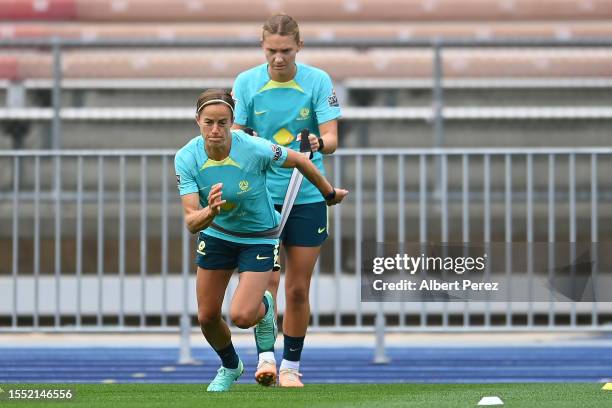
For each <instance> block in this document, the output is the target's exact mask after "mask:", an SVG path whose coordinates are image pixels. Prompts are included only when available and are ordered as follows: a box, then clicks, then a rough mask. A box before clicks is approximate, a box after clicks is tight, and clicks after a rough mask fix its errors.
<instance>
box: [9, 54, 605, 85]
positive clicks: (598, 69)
mask: <svg viewBox="0 0 612 408" xmlns="http://www.w3.org/2000/svg"><path fill="white" fill-rule="evenodd" d="M444 56H445V57H444V75H445V77H446V78H564V77H565V78H588V77H609V76H612V54H610V53H607V52H601V51H597V50H580V51H575V50H561V49H557V50H554V49H553V50H543V49H532V50H507V49H487V50H477V49H469V50H461V49H452V50H446V51H445V52H444ZM16 57H17V59H18V76H19V77H20V78H23V79H25V78H50V77H51V56H50V55H49V54H46V53H36V52H30V53H22V54H19V55H18V56H16ZM300 60H301V61H303V62H305V63H308V64H312V65H315V66H318V67H321V68H323V69H324V70H326V71H327V72H328V73H329V74H330V75H331V76H332V77H334V78H335V79H346V78H431V73H432V53H431V51H430V50H417V49H413V50H373V51H368V52H359V51H354V50H345V49H342V50H305V51H304V52H302V55H301V56H300ZM263 61H264V60H263V56H262V55H261V52H260V51H259V50H257V49H255V50H244V51H214V50H213V51H210V50H201V49H192V50H165V51H151V50H127V51H105V50H95V51H91V50H83V51H76V52H68V53H66V54H65V55H64V78H86V79H110V78H139V79H143V78H189V79H193V78H231V77H234V76H235V75H236V74H238V73H239V72H241V71H243V70H245V69H247V68H249V67H252V66H253V65H256V64H259V63H262V62H263Z"/></svg>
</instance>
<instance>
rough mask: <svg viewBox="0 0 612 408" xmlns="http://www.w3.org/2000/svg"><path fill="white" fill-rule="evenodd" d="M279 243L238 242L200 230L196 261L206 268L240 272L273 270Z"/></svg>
mask: <svg viewBox="0 0 612 408" xmlns="http://www.w3.org/2000/svg"><path fill="white" fill-rule="evenodd" d="M277 256H278V245H271V244H238V243H236V242H231V241H226V240H224V239H219V238H215V237H211V236H208V235H204V233H203V232H200V236H199V237H198V243H197V246H196V260H195V263H196V264H197V265H198V266H199V267H201V268H204V269H236V268H238V272H245V271H247V272H267V271H270V270H272V267H273V266H274V260H275V258H276V257H277Z"/></svg>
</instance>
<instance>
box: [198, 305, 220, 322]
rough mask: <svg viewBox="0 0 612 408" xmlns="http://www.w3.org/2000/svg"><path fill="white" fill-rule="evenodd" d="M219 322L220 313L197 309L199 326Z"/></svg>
mask: <svg viewBox="0 0 612 408" xmlns="http://www.w3.org/2000/svg"><path fill="white" fill-rule="evenodd" d="M219 320H221V311H219V310H210V309H202V308H200V309H198V323H200V326H208V325H210V324H213V323H216V322H218V321H219Z"/></svg>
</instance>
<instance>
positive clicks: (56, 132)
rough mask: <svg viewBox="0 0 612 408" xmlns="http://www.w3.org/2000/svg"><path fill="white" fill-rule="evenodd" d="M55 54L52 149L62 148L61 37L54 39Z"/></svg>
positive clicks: (52, 98)
mask: <svg viewBox="0 0 612 408" xmlns="http://www.w3.org/2000/svg"><path fill="white" fill-rule="evenodd" d="M52 44H53V45H52V53H53V92H52V95H51V100H52V105H53V121H52V122H51V148H52V149H54V150H57V149H61V148H62V119H61V116H60V115H61V110H62V48H61V47H62V43H61V39H60V38H59V37H53V38H52Z"/></svg>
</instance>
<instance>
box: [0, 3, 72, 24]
mask: <svg viewBox="0 0 612 408" xmlns="http://www.w3.org/2000/svg"><path fill="white" fill-rule="evenodd" d="M75 16H76V7H75V0H0V20H9V21H10V20H42V21H46V20H73V19H74V18H75Z"/></svg>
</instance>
